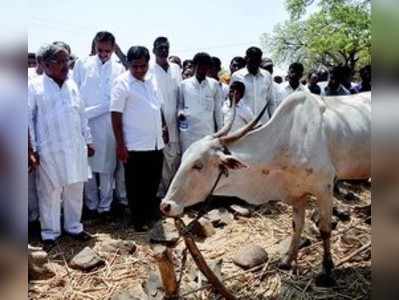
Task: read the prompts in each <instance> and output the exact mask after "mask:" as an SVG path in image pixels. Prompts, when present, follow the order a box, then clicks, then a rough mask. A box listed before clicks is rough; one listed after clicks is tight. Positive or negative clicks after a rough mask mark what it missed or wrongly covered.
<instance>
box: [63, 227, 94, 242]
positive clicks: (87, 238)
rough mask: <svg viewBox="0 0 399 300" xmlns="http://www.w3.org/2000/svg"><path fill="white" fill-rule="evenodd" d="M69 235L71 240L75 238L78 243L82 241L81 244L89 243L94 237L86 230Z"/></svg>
mask: <svg viewBox="0 0 399 300" xmlns="http://www.w3.org/2000/svg"><path fill="white" fill-rule="evenodd" d="M68 235H69V236H70V237H71V238H73V239H75V240H77V241H80V242H88V241H90V240H91V239H92V238H93V236H92V235H91V234H90V233H88V232H87V231H84V230H83V231H82V232H81V233H78V234H72V233H68Z"/></svg>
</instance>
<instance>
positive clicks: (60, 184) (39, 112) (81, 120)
mask: <svg viewBox="0 0 399 300" xmlns="http://www.w3.org/2000/svg"><path fill="white" fill-rule="evenodd" d="M41 53H42V54H43V64H44V68H45V74H44V75H43V76H41V77H38V78H36V79H35V80H33V81H31V82H30V85H29V89H28V107H29V121H30V123H29V127H30V133H31V142H32V147H33V148H34V151H35V152H36V153H37V155H38V157H40V165H39V166H38V168H37V190H38V196H39V210H40V223H41V235H42V239H43V240H44V242H47V243H49V244H53V243H54V241H55V240H56V239H57V238H58V237H59V236H60V235H61V203H62V206H63V209H64V230H65V232H66V233H68V234H70V235H72V236H74V237H76V238H78V239H79V240H87V239H89V238H90V237H89V235H88V234H87V233H85V232H84V231H83V225H82V223H81V222H80V218H81V213H82V204H83V183H84V182H85V181H87V179H88V175H89V174H88V169H89V165H88V158H87V156H88V152H89V153H91V152H92V151H94V150H93V148H92V147H91V146H90V144H91V143H92V138H91V135H90V129H89V127H88V124H87V118H86V114H85V111H84V104H83V102H82V101H81V98H80V96H79V91H78V88H77V86H76V84H75V83H74V82H73V80H70V79H68V77H67V76H68V61H69V54H68V53H67V52H66V51H65V49H63V48H61V47H60V46H57V45H50V46H46V47H44V48H43V49H42V51H41Z"/></svg>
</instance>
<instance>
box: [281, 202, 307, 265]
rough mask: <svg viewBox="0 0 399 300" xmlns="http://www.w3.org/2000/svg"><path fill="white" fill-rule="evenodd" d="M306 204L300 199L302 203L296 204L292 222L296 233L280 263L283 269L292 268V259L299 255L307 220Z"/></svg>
mask: <svg viewBox="0 0 399 300" xmlns="http://www.w3.org/2000/svg"><path fill="white" fill-rule="evenodd" d="M305 205H306V203H304V202H303V201H300V203H296V204H295V206H294V213H293V222H292V226H293V230H294V234H293V236H292V240H291V245H290V247H289V250H288V252H287V253H286V254H285V256H284V257H283V258H282V260H281V262H280V264H279V268H281V269H284V270H289V269H290V268H291V264H292V261H293V260H296V257H297V255H298V248H299V240H300V238H301V234H302V230H303V225H304V222H305Z"/></svg>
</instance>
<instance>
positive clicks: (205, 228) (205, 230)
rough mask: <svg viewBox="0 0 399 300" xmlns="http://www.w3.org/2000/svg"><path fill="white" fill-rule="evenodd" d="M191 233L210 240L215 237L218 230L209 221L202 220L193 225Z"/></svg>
mask: <svg viewBox="0 0 399 300" xmlns="http://www.w3.org/2000/svg"><path fill="white" fill-rule="evenodd" d="M191 233H192V234H194V235H196V236H198V237H200V238H208V237H211V236H212V235H214V234H215V233H216V230H215V228H214V227H213V225H212V223H211V222H210V221H209V220H208V219H206V218H200V219H199V220H198V221H196V222H194V223H193V225H192V228H191Z"/></svg>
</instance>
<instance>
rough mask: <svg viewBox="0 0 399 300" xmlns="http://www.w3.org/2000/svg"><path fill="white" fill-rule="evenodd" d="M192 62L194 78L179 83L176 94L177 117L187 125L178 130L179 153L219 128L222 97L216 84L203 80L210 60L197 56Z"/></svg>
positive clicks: (209, 58) (213, 80) (221, 123)
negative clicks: (177, 97) (177, 99)
mask: <svg viewBox="0 0 399 300" xmlns="http://www.w3.org/2000/svg"><path fill="white" fill-rule="evenodd" d="M193 61H194V66H195V75H194V76H193V77H191V78H189V79H186V80H183V81H182V82H181V84H180V92H179V118H180V119H181V118H182V117H183V118H185V120H186V122H187V124H188V127H187V128H185V129H184V130H183V129H182V128H180V139H181V146H182V153H184V151H186V150H187V148H188V147H190V145H191V144H193V143H194V142H196V141H198V140H199V139H201V138H203V137H205V136H207V135H211V134H213V133H215V132H216V131H217V130H218V129H220V128H221V127H222V126H223V113H222V105H223V97H222V95H221V92H220V91H221V89H220V87H219V83H218V82H217V81H216V80H215V79H213V78H209V77H206V74H207V73H208V71H209V68H210V67H211V57H210V56H209V55H208V54H206V53H199V54H197V55H196V56H195V57H194V59H193Z"/></svg>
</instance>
